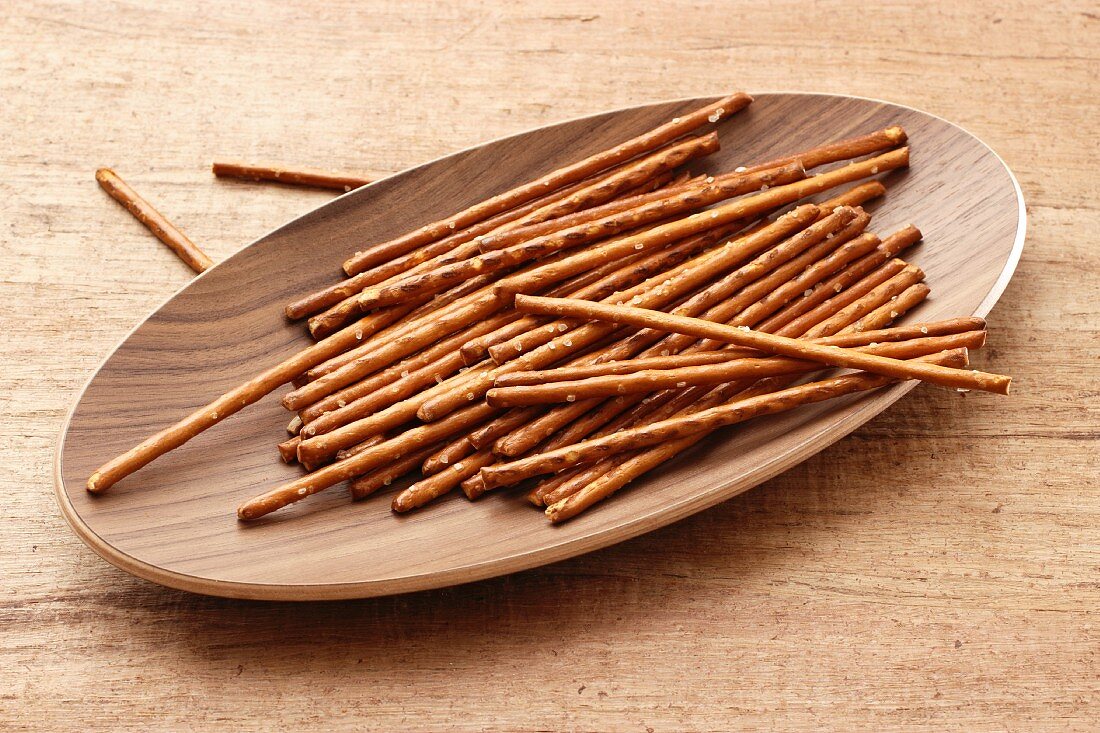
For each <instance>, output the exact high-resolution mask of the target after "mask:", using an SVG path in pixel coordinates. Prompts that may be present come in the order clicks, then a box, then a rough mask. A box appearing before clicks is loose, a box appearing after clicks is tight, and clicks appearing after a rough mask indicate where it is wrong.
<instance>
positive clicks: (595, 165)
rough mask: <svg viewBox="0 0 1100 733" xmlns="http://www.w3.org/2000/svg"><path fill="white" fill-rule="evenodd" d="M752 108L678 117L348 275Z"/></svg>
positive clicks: (732, 105) (358, 263) (383, 248)
mask: <svg viewBox="0 0 1100 733" xmlns="http://www.w3.org/2000/svg"><path fill="white" fill-rule="evenodd" d="M750 102H752V97H750V96H749V95H747V94H742V93H737V94H734V95H731V96H729V97H725V98H724V99H721V100H719V101H717V102H714V103H712V104H709V105H707V106H705V107H703V108H701V109H699V110H696V111H695V112H692V113H690V114H687V115H684V116H683V117H677V118H675V119H674V120H673V121H672V122H668V123H666V124H664V125H661V126H659V127H656V128H654V129H653V130H650V131H649V132H647V133H644V134H642V135H639V136H637V137H635V138H632V139H630V140H627V141H626V142H623V143H620V144H619V145H616V146H615V147H613V148H609V149H607V150H604V151H602V152H599V153H596V154H595V155H592V156H589V157H587V158H585V159H584V160H581V161H578V162H577V163H573V164H572V165H568V166H565V167H564V168H559V169H557V170H555V171H553V172H551V173H548V174H546V175H544V176H542V177H540V178H537V179H535V180H534V181H531V182H530V183H526V184H524V185H522V186H517V187H516V188H513V189H511V190H510V191H506V192H505V193H502V194H498V195H496V196H493V197H492V198H490V199H487V200H485V201H482V202H481V203H478V204H475V205H473V206H471V207H469V208H467V209H464V210H463V211H460V212H458V213H456V214H454V215H453V216H450V217H448V218H446V219H442V220H440V221H437V222H433V223H432V224H428V225H426V226H423V227H421V228H419V229H416V230H414V231H412V232H409V233H408V234H406V235H404V236H401V237H398V238H396V239H393V240H390V241H389V242H385V243H383V244H380V245H378V246H376V247H373V248H371V249H369V250H367V251H365V252H357V253H356V254H354V255H353V256H352V257H350V258H349V259H348V260H347V261H346V262H345V263H344V271H345V272H347V274H349V275H355V274H358V273H360V272H362V271H363V270H366V269H367V268H369V267H373V266H374V265H377V264H378V263H380V262H385V261H387V260H390V259H393V258H394V257H397V256H400V255H402V254H405V253H406V252H409V251H411V250H414V249H416V248H417V247H422V246H424V245H425V244H429V243H431V242H434V241H436V240H438V239H441V238H442V237H445V236H447V235H448V234H450V233H451V232H452V231H453V230H454V229H456V228H464V227H468V226H470V225H472V224H476V223H477V222H479V221H482V220H484V219H487V218H488V217H490V216H493V215H494V214H498V213H500V212H501V211H505V210H507V209H511V208H513V207H516V206H520V205H522V204H524V203H526V202H528V201H530V200H531V199H534V198H537V197H538V196H541V195H542V194H544V193H546V192H547V191H551V190H555V189H558V188H561V187H562V186H565V185H568V184H570V183H573V182H575V181H579V180H582V179H584V178H586V177H588V176H591V175H592V174H594V173H598V172H600V171H602V170H606V169H607V168H610V167H611V166H613V165H616V164H618V163H622V162H624V161H627V160H630V159H631V158H634V157H635V156H638V155H641V154H643V153H647V152H649V151H651V150H655V149H656V148H659V147H660V146H662V145H664V144H666V143H668V142H671V141H672V140H675V139H676V138H678V137H681V136H683V135H686V134H687V133H689V132H692V131H693V130H696V129H698V128H700V127H702V126H703V125H705V124H707V122H717V121H718V120H719V119H720V118H721V117H723V116H728V115H730V114H734V113H736V112H739V111H741V110H742V109H744V108H745V107H746V106H748V104H749V103H750Z"/></svg>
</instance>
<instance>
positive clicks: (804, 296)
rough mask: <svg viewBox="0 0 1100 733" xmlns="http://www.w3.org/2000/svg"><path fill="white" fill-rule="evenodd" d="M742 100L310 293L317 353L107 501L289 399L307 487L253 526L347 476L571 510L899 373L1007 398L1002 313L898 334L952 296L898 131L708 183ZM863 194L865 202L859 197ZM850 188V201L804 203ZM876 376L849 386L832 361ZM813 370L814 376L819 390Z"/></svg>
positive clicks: (288, 446) (238, 392)
mask: <svg viewBox="0 0 1100 733" xmlns="http://www.w3.org/2000/svg"><path fill="white" fill-rule="evenodd" d="M751 101H752V100H751V98H750V97H749V96H748V95H745V94H734V95H732V96H730V97H727V98H724V99H722V100H719V101H718V102H715V103H713V104H710V105H707V106H706V107H704V108H702V109H699V110H696V111H695V112H692V113H691V114H688V115H685V116H683V117H678V118H674V119H673V120H671V121H670V122H668V123H666V124H664V125H661V126H660V127H657V128H655V129H653V130H651V131H649V132H647V133H645V134H643V135H640V136H638V137H636V138H633V139H631V140H628V141H626V142H623V143H621V144H619V145H617V146H615V147H613V148H611V149H608V150H605V151H603V152H600V153H597V154H595V155H593V156H590V157H588V158H585V159H584V160H582V161H580V162H578V163H575V164H572V165H569V166H566V167H565V168H561V169H559V170H556V171H553V172H552V173H549V174H547V175H545V176H543V177H541V178H538V179H536V180H533V181H531V182H529V183H527V184H524V185H522V186H519V187H517V188H514V189H512V190H509V191H506V192H504V193H501V194H499V195H497V196H494V197H493V198H490V199H488V200H486V201H483V202H481V203H478V204H476V205H474V206H471V207H469V208H467V209H464V210H463V211H460V212H458V213H456V214H454V215H453V216H451V217H449V218H447V219H443V220H440V221H437V222H434V223H431V224H429V225H427V226H423V227H421V228H419V229H416V230H414V231H412V232H410V233H408V234H406V235H404V236H401V237H398V238H396V239H393V240H391V241H388V242H384V243H381V244H377V245H375V246H372V247H370V248H367V249H364V250H362V251H360V252H356V253H354V254H353V255H352V256H351V257H349V258H348V259H347V261H346V262H345V263H344V270H345V273H346V275H347V277H346V278H345V279H343V280H341V281H339V282H336V283H334V284H333V285H331V286H330V287H327V288H325V289H324V290H321V291H318V292H315V293H310V294H307V295H305V296H304V297H301V298H299V299H298V300H296V301H294V302H293V303H290V304H289V305H288V306H287V308H286V313H287V316H288V317H289V318H292V319H302V318H305V319H308V320H307V324H308V329H309V331H310V333H311V334H312V336H313V337H314V338H316V339H317V342H316V343H315V344H313V345H312V346H310V347H309V348H306V349H304V350H303V351H301V352H299V353H297V354H295V355H293V356H291V357H290V358H288V359H286V360H285V361H283V362H281V363H280V364H277V365H275V366H273V367H271V368H270V369H268V370H266V371H264V372H262V373H260V374H258V375H257V376H255V377H254V378H252V379H251V380H249V381H248V382H246V383H245V384H243V385H241V386H240V387H238V388H236V389H234V390H232V391H231V392H229V393H227V394H225V395H223V396H221V397H219V398H218V399H216V400H214V401H213V402H212V403H210V404H209V405H207V406H205V407H203V408H201V409H199V410H197V411H195V412H194V413H192V414H191V415H189V416H187V417H185V418H184V419H183V420H181V421H180V422H178V423H176V424H175V425H173V426H171V427H169V428H167V429H165V430H163V431H161V432H160V433H158V434H157V435H154V436H152V437H151V438H149V439H147V440H146V441H144V442H143V443H141V444H140V445H138V446H137V447H135V448H133V449H132V450H130V451H128V452H127V453H125V454H123V455H121V456H119V457H118V458H115V459H114V460H112V461H110V462H108V463H107V464H105V465H104V466H102V467H101V468H100V469H99V470H98V471H96V472H95V473H94V474H93V475H92V476H91V478H90V479H89V480H88V489H89V490H90V491H93V492H101V491H104V490H106V489H107V488H109V487H110V486H111V485H113V484H114V483H116V482H117V481H119V480H120V479H122V478H124V477H125V476H127V475H129V474H130V473H133V472H134V471H136V470H138V469H139V468H141V467H142V466H144V465H146V464H148V463H149V462H150V461H152V460H154V459H155V458H157V457H158V456H160V455H163V454H164V453H166V452H168V451H170V450H172V449H174V448H177V447H179V446H180V445H182V444H183V443H185V442H186V441H187V440H189V439H190V438H192V437H194V436H196V435H198V434H199V433H200V432H202V431H203V430H206V429H207V428H209V427H212V426H213V425H215V424H216V423H218V422H220V421H221V420H223V419H225V418H226V417H228V416H229V415H231V414H233V413H235V412H237V411H238V410H240V409H242V408H244V407H245V406H247V405H249V404H251V403H253V402H256V401H257V400H259V399H261V398H262V397H264V396H265V395H267V394H270V393H271V392H273V391H275V390H276V389H278V388H280V387H282V386H283V385H286V384H290V383H292V384H293V389H292V391H290V392H288V393H287V394H286V395H285V396H284V397H283V399H282V403H283V405H284V406H285V407H286V408H287V409H288V410H290V411H292V412H295V413H297V414H296V416H295V417H294V419H293V420H292V421H291V424H290V425H289V426H288V431H289V432H290V433H291V435H292V437H291V438H290V439H289V440H287V441H285V442H283V443H282V444H281V445H279V452H280V454H281V455H282V457H283V459H284V460H286V461H287V462H294V461H297V462H298V463H300V464H301V465H302V467H303V468H304V469H305V471H306V473H304V474H303V475H302V476H301V477H300V478H298V479H296V480H294V481H291V482H290V483H287V484H286V485H284V486H279V487H276V488H273V489H272V490H270V491H268V492H267V493H265V494H263V495H261V496H258V497H255V498H253V499H251V500H249V501H247V502H245V503H244V504H243V505H241V506H240V507H239V508H238V512H237V514H238V517H239V518H240V519H242V520H254V519H257V518H259V517H262V516H264V515H266V514H268V513H270V512H273V511H275V510H277V509H280V508H282V507H285V506H287V505H289V504H291V503H294V502H297V501H300V500H302V499H304V498H306V497H308V496H310V495H312V494H315V493H317V492H320V491H323V490H325V489H327V488H330V487H332V486H335V485H337V484H339V483H342V482H345V481H350V482H351V483H350V487H351V494H352V496H353V497H354V498H357V499H359V498H364V497H366V496H369V495H371V494H373V493H375V492H377V491H379V490H380V489H381V488H383V487H385V486H389V485H390V484H391V483H393V482H394V481H402V482H403V483H407V481H408V478H407V477H415V480H414V482H413V483H411V484H410V485H407V486H405V488H404V489H403V490H401V491H400V492H399V493H398V494H397V495H396V497H395V498H394V499H393V509H394V510H395V511H398V512H404V511H409V510H411V509H414V508H417V507H420V506H423V505H425V504H427V503H428V502H431V501H432V500H433V499H436V498H438V497H440V496H443V495H444V494H447V493H449V492H452V491H455V490H456V489H461V491H462V492H463V493H464V494H465V495H466V497H468V498H470V499H475V498H477V497H480V496H481V495H482V494H484V493H486V492H488V491H492V490H495V489H499V488H501V487H507V486H523V487H525V488H526V497H527V499H528V500H530V501H531V502H532V503H533V504H535V505H537V506H544V507H546V514H547V515H548V517H549V518H550V519H551V520H552V521H554V522H559V521H564V520H566V519H569V518H571V517H573V516H576V515H577V514H578V513H580V512H582V511H584V510H585V509H587V508H588V507H590V506H592V505H593V504H595V503H597V502H599V501H601V500H602V499H604V498H607V497H608V496H610V495H611V494H612V493H614V492H615V491H616V490H617V489H619V488H621V487H622V486H624V485H626V484H627V483H629V482H630V481H632V480H633V479H635V478H637V477H638V476H641V475H642V474H644V473H645V472H647V471H649V470H651V469H652V468H654V467H655V466H658V465H661V464H662V463H665V462H667V461H668V460H669V459H671V458H672V457H673V456H675V455H677V454H679V453H681V452H682V451H684V450H686V449H687V448H688V447H690V446H691V445H693V444H695V443H696V442H698V441H699V440H701V439H702V438H704V437H705V436H707V435H708V434H710V433H712V432H714V431H715V430H718V429H719V428H721V427H724V426H727V425H731V424H734V423H739V422H742V421H744V420H748V419H750V418H752V417H757V416H760V415H767V414H774V413H777V412H781V411H785V410H790V409H794V408H796V407H798V406H800V405H805V404H808V403H812V402H818V401H821V400H825V399H830V398H834V397H839V396H841V395H847V394H852V393H855V392H860V391H865V390H871V389H875V388H878V387H881V386H884V385H887V384H890V383H892V382H896V381H898V380H906V379H921V380H924V381H928V382H932V383H934V384H939V385H944V386H948V387H953V388H956V389H964V390H966V389H981V390H986V391H993V392H999V393H1007V392H1008V387H1009V379H1008V378H1007V377H1003V376H999V375H995V374H986V373H981V372H977V371H972V370H969V369H967V368H966V367H967V366H968V356H967V354H968V351H967V350H968V349H971V348H978V347H980V346H981V345H982V344H983V343H984V341H985V331H984V322H983V321H982V320H981V319H977V318H957V319H952V320H947V321H939V322H931V323H918V324H913V325H909V326H892V325H891V324H893V322H894V321H896V320H897V319H898V318H900V317H901V316H902V315H903V314H905V313H906V312H907V311H908V310H910V309H912V308H913V307H914V306H916V305H917V304H919V303H920V302H922V301H923V300H924V298H925V297H926V296H927V295H928V293H929V288H928V287H927V286H926V285H925V284H924V282H923V280H924V274H923V273H922V272H921V271H920V269H919V268H917V267H915V266H913V265H911V264H907V263H906V262H904V261H903V260H901V259H899V258H898V255H899V254H900V253H901V252H902V251H903V250H905V249H906V248H907V247H909V246H911V245H913V244H915V243H916V242H917V241H918V240H919V239H920V233H919V231H917V229H915V228H914V227H912V226H910V227H906V228H904V229H902V230H900V231H898V232H894V233H891V234H889V235H888V236H884V237H882V238H880V237H879V236H876V235H875V234H872V233H870V232H869V231H867V227H868V225H869V224H870V221H871V216H870V215H869V214H868V213H867V212H866V211H864V210H863V208H862V204H864V203H866V202H867V201H869V200H871V199H873V198H876V197H878V196H882V195H883V194H884V193H885V188H884V186H883V184H882V183H881V182H880V181H879V180H868V179H871V178H872V177H875V176H878V175H880V174H884V173H887V172H888V171H891V170H895V169H899V168H903V167H905V166H906V165H908V161H909V151H908V148H907V147H904V145H905V143H906V135H905V132H904V131H903V130H902V129H901V128H899V127H889V128H886V129H883V130H878V131H873V132H870V133H868V134H865V135H862V136H859V137H855V138H851V139H846V140H841V141H838V142H832V143H829V144H825V145H821V146H819V147H815V148H811V149H808V150H803V151H799V152H795V153H793V154H791V155H787V156H784V157H782V158H778V159H775V160H769V161H763V162H754V161H746V165H744V166H740V167H738V168H737V169H736V170H734V171H730V172H726V173H722V174H716V175H707V176H702V175H700V176H692V175H691V174H690V173H688V172H686V171H685V170H684V166H685V165H687V164H689V163H691V162H692V161H695V160H698V159H701V158H704V157H705V156H707V155H709V154H711V153H713V152H715V151H716V150H718V147H719V142H718V136H717V133H716V132H715V131H714V130H713V129H709V128H712V127H713V126H714V125H716V123H718V122H719V121H720V120H722V119H724V118H725V117H727V116H729V115H732V114H735V113H737V112H739V111H740V110H742V109H744V108H745V107H746V106H747V105H748V104H749V103H750V102H751ZM849 184H855V185H854V186H853V187H850V188H846V187H847V186H849ZM823 192H828V193H827V194H826V195H827V196H831V198H827V200H825V201H823V202H821V203H817V204H811V203H802V202H803V201H804V200H806V199H807V197H811V196H815V195H818V194H822V193H823ZM836 367H839V368H844V369H854V370H858V371H856V372H853V373H843V374H841V375H839V376H833V372H828V373H823V370H829V369H831V368H836ZM807 377H809V379H811V380H812V381H805V380H806V379H807Z"/></svg>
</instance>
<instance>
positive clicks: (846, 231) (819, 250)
mask: <svg viewBox="0 0 1100 733" xmlns="http://www.w3.org/2000/svg"><path fill="white" fill-rule="evenodd" d="M869 219H870V217H869V216H868V215H867V214H866V213H864V212H862V211H858V212H857V211H855V210H852V209H848V208H846V207H842V208H839V209H837V210H836V211H835V212H834V213H833V214H831V215H830V216H829V217H827V218H826V219H823V220H821V221H820V222H817V223H815V224H813V225H812V226H811V227H809V228H808V229H805V230H803V231H802V232H800V233H798V234H797V235H795V236H794V237H791V238H790V239H789V240H787V241H786V242H784V243H783V244H781V245H779V246H777V247H775V248H774V249H772V250H770V251H768V252H766V253H764V254H762V255H760V256H759V257H757V258H756V259H755V260H753V261H751V262H749V263H748V264H746V265H743V266H742V267H741V268H739V269H738V270H735V271H734V272H732V273H730V274H728V275H726V276H725V277H723V278H722V279H720V280H718V281H717V282H714V283H712V284H711V285H709V286H708V287H707V288H705V289H704V290H702V291H700V292H699V293H696V294H695V295H693V296H692V297H691V298H689V299H688V300H687V301H685V302H684V303H683V304H681V305H680V306H677V307H676V308H675V309H674V310H673V313H677V314H679V315H688V316H699V315H700V314H704V312H705V317H707V318H708V319H714V320H726V319H728V318H729V315H730V314H731V313H736V312H738V311H740V310H742V309H743V308H745V307H747V306H748V305H750V304H752V303H753V302H754V300H756V299H757V298H758V297H759V290H760V288H759V287H758V286H765V285H766V290H765V292H767V291H770V290H771V288H772V287H774V285H772V284H769V283H772V282H774V281H775V278H776V276H779V277H780V278H781V280H780V281H782V280H786V279H788V278H789V277H791V276H792V274H793V273H794V272H797V271H800V270H801V269H802V268H803V267H805V266H806V265H808V264H809V263H811V262H814V261H815V260H818V259H819V258H821V256H822V255H823V254H824V253H826V252H827V251H828V250H830V249H832V248H834V247H835V246H837V245H839V244H840V243H841V242H845V241H846V240H847V239H849V238H850V237H851V236H853V235H855V234H858V233H859V232H860V231H861V230H862V229H863V227H865V226H866V224H867V222H868V220H869ZM841 227H843V229H841ZM830 236H831V237H833V242H835V244H834V243H832V242H830V241H829V240H828V237H830ZM823 240H824V241H823ZM872 244H873V243H872ZM845 246H846V245H845ZM800 253H801V254H800ZM792 258H793V259H792ZM769 270H772V272H771V273H768V271H769ZM749 283H751V284H749ZM735 292H736V295H733V297H731V295H732V294H733V293H735ZM708 308H709V310H708ZM662 336H663V334H662V333H661V332H659V331H654V330H652V329H643V330H641V331H637V332H635V333H633V334H631V335H629V336H627V337H626V338H624V339H622V340H621V341H620V342H619V343H617V344H615V345H614V346H613V347H611V348H610V349H608V350H606V351H605V352H604V353H603V354H601V355H600V356H599V360H601V361H602V360H610V359H625V358H628V357H631V356H634V355H635V354H638V353H639V352H641V351H642V350H643V349H645V348H646V347H647V346H649V345H651V344H653V343H654V342H658V341H661V339H662ZM692 340H693V339H690V338H687V337H682V342H678V341H676V339H675V338H672V339H666V341H667V343H666V348H665V349H662V350H661V351H660V352H658V351H657V350H656V349H654V350H653V352H652V353H650V352H647V353H645V354H643V355H644V356H652V355H654V354H655V353H660V354H661V355H663V354H665V353H671V351H673V350H679V349H680V348H682V347H683V346H685V345H687V344H688V343H690V342H691V341H692ZM598 403H599V401H598V400H596V401H595V402H592V401H580V402H574V403H573V404H571V405H562V406H560V407H557V408H554V409H553V410H551V411H550V412H548V413H547V414H546V415H544V416H542V417H540V418H538V419H537V420H535V421H533V422H532V423H531V424H530V425H528V426H524V427H523V428H520V429H518V430H516V431H515V432H514V433H512V434H510V435H508V436H506V437H504V438H501V439H500V440H499V441H498V442H497V444H496V445H495V446H494V450H495V451H496V452H498V453H499V454H501V455H506V456H516V455H521V454H523V453H526V452H528V451H529V450H531V449H532V448H534V447H535V445H536V444H537V443H539V442H541V441H542V440H544V439H545V438H546V437H547V436H549V435H551V434H553V433H555V432H556V431H557V430H559V429H561V428H562V427H563V426H565V425H567V424H569V423H572V422H573V421H575V420H580V421H582V422H583V423H585V424H587V425H593V424H595V423H596V422H598V421H599V420H600V419H604V418H609V417H612V416H614V414H615V413H616V408H615V407H609V408H607V409H605V410H597V416H596V417H595V418H593V419H592V420H584V419H583V418H582V415H584V414H586V413H588V412H589V411H590V410H593V409H594V408H596V406H597V404H598Z"/></svg>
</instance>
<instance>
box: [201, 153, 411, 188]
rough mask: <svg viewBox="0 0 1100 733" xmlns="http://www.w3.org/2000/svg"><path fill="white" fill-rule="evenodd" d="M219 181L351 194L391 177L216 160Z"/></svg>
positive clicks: (211, 167)
mask: <svg viewBox="0 0 1100 733" xmlns="http://www.w3.org/2000/svg"><path fill="white" fill-rule="evenodd" d="M210 169H211V170H212V171H213V173H214V175H215V176H217V177H218V178H238V179H242V180H246V181H275V182H277V183H287V184H290V185H293V186H309V187H310V188H328V189H332V190H335V191H351V190H353V189H356V188H359V187H360V186H365V185H367V184H368V183H374V182H375V181H377V180H379V179H382V178H385V177H386V176H389V175H390V174H389V173H380V172H374V171H372V172H370V173H366V174H356V173H337V172H334V171H326V170H321V169H320V168H303V167H289V166H285V165H275V164H269V165H257V164H253V163H239V162H236V161H227V160H215V161H214V164H213V165H212V166H210Z"/></svg>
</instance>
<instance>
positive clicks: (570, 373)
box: [493, 318, 984, 389]
mask: <svg viewBox="0 0 1100 733" xmlns="http://www.w3.org/2000/svg"><path fill="white" fill-rule="evenodd" d="M960 320H963V319H951V320H949V321H940V322H932V323H920V324H914V325H912V326H901V327H897V328H888V329H882V330H878V331H867V332H865V333H864V332H861V331H858V330H854V332H852V333H847V335H845V336H827V337H825V338H820V339H817V343H820V344H828V345H830V346H843V347H846V348H847V347H853V346H865V345H867V344H869V343H872V342H885V341H904V340H907V339H912V338H920V337H921V336H928V335H933V336H940V335H943V334H942V333H936V330H937V329H939V328H940V327H941V324H942V323H948V324H951V326H954V325H955V324H956V323H958V322H959V321H960ZM967 320H968V322H972V323H974V324H975V325H974V326H973V327H972V328H970V329H967V330H974V331H977V330H982V329H983V328H984V325H981V324H982V323H984V322H983V321H982V320H981V319H980V318H972V319H967ZM921 328H923V329H925V330H923V331H920V330H919V329H921ZM841 333H845V332H843V331H842V332H841ZM947 333H957V331H955V330H951V331H948V332H947ZM760 356H764V352H762V351H754V350H752V349H744V348H733V349H725V350H722V351H700V352H694V353H689V354H670V355H669V356H649V357H640V358H637V359H624V360H622V361H606V362H601V363H597V364H585V365H580V366H562V367H557V368H554V369H541V370H535V371H530V372H512V373H511V374H501V375H500V376H498V377H497V378H496V379H495V380H494V383H493V387H494V388H496V389H500V388H502V387H524V386H530V385H541V384H550V383H554V382H567V381H573V380H578V379H591V378H593V377H604V376H611V375H626V374H636V373H638V372H642V371H648V370H654V369H656V370H668V369H680V368H683V367H694V366H705V365H709V364H724V363H726V362H729V361H733V360H735V359H745V358H751V357H760Z"/></svg>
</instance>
